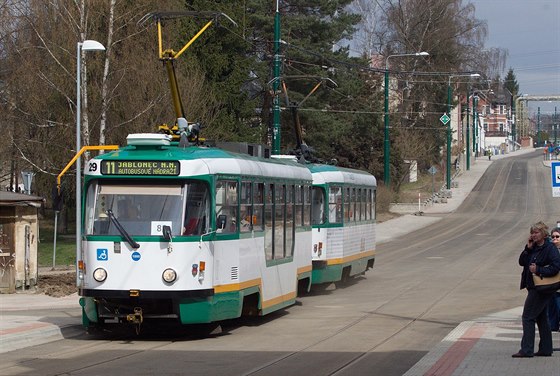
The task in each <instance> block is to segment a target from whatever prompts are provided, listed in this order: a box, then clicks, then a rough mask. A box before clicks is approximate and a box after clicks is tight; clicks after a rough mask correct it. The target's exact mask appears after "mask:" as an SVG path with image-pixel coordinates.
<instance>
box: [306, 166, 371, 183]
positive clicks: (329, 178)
mask: <svg viewBox="0 0 560 376" xmlns="http://www.w3.org/2000/svg"><path fill="white" fill-rule="evenodd" d="M307 167H308V168H309V171H311V173H312V174H313V184H327V183H346V184H357V185H366V186H377V180H376V179H375V176H373V175H372V174H370V173H369V172H366V171H361V170H355V169H351V168H345V167H339V166H334V165H326V164H318V163H313V164H308V165H307Z"/></svg>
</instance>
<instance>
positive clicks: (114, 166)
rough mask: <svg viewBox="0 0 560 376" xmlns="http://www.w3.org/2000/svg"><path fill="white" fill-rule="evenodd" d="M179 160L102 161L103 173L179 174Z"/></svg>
mask: <svg viewBox="0 0 560 376" xmlns="http://www.w3.org/2000/svg"><path fill="white" fill-rule="evenodd" d="M179 170H180V169H179V162H178V161H108V160H103V161H101V174H103V175H157V176H177V175H179Z"/></svg>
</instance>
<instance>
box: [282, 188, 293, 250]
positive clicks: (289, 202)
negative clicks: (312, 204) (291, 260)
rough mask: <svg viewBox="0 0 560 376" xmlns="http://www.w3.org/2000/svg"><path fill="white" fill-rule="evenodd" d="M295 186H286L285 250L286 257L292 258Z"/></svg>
mask: <svg viewBox="0 0 560 376" xmlns="http://www.w3.org/2000/svg"><path fill="white" fill-rule="evenodd" d="M294 192H295V189H294V186H293V185H288V186H286V226H285V227H284V230H285V237H286V247H285V248H284V256H286V257H290V256H292V255H293V254H294V232H295V224H294Z"/></svg>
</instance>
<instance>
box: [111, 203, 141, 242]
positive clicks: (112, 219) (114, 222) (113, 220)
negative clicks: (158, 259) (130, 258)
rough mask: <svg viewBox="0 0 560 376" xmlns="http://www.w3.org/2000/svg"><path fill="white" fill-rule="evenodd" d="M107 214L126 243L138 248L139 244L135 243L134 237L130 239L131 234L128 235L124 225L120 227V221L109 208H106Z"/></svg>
mask: <svg viewBox="0 0 560 376" xmlns="http://www.w3.org/2000/svg"><path fill="white" fill-rule="evenodd" d="M107 214H108V215H109V218H110V219H111V221H112V222H113V224H114V225H115V227H116V228H117V230H119V232H120V233H121V235H122V236H123V238H125V239H126V241H127V242H128V244H130V246H131V247H132V248H134V249H137V248H140V244H138V243H136V242H135V241H134V239H132V236H130V235H129V234H128V232H126V230H125V229H124V227H122V225H121V223H120V222H119V220H118V219H117V217H116V216H115V214H113V211H112V210H111V209H109V210H107Z"/></svg>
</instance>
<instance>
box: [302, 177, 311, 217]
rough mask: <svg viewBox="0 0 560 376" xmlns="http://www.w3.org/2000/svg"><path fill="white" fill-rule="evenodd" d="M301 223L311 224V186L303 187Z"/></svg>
mask: <svg viewBox="0 0 560 376" xmlns="http://www.w3.org/2000/svg"><path fill="white" fill-rule="evenodd" d="M303 225H304V226H310V225H311V187H310V186H304V187H303Z"/></svg>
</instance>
